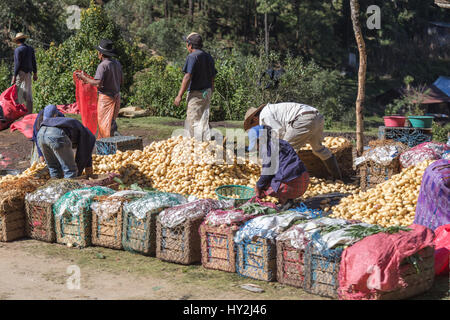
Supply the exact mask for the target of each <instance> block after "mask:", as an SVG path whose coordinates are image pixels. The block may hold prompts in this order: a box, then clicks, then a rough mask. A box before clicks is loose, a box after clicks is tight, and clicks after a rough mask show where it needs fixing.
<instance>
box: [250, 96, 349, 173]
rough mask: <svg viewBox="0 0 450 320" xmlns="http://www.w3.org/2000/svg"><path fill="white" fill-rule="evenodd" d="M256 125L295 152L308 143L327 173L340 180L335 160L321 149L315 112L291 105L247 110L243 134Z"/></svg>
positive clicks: (321, 121) (321, 124) (319, 124)
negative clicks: (272, 133)
mask: <svg viewBox="0 0 450 320" xmlns="http://www.w3.org/2000/svg"><path fill="white" fill-rule="evenodd" d="M257 125H266V126H269V127H271V128H272V129H273V130H276V131H277V132H278V134H279V137H280V139H283V140H286V141H287V142H289V143H290V144H291V146H292V147H293V148H294V150H295V151H297V152H298V151H299V150H300V148H302V147H303V146H304V145H305V144H307V143H309V144H310V145H311V148H312V150H313V153H314V154H315V155H316V156H317V157H319V158H320V159H321V160H322V161H323V163H324V165H325V167H326V168H327V171H328V173H329V174H330V175H331V176H332V177H333V178H334V179H342V175H341V170H340V169H339V166H338V164H337V160H336V158H335V157H334V155H333V154H332V153H331V151H330V150H329V149H328V148H326V147H325V146H323V145H322V141H323V138H324V135H323V129H324V119H323V115H321V114H320V113H319V111H318V110H317V109H316V108H313V107H311V106H308V105H306V104H300V103H295V102H284V103H277V104H270V103H269V104H264V105H262V106H260V107H259V108H250V109H249V110H248V111H247V113H246V114H245V121H244V130H246V131H247V130H249V129H251V128H253V127H254V126H257Z"/></svg>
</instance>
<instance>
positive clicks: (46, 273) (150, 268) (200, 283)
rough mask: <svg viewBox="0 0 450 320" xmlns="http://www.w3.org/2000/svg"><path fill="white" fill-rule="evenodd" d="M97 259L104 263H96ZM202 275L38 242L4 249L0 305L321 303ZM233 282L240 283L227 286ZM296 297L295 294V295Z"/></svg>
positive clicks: (123, 255) (197, 269) (133, 257)
mask: <svg viewBox="0 0 450 320" xmlns="http://www.w3.org/2000/svg"><path fill="white" fill-rule="evenodd" d="M99 253H101V254H102V255H104V257H105V259H96V255H97V254H99ZM119 257H120V258H119ZM142 262H144V263H145V264H142ZM105 264H108V265H109V266H108V267H107V268H106V269H108V268H109V269H110V270H109V271H108V270H105ZM120 264H122V265H120ZM74 265H75V266H78V267H79V270H80V276H81V277H80V287H81V288H80V289H79V290H77V289H74V290H70V289H69V288H68V285H67V282H68V281H69V283H74V282H73V281H70V279H72V278H71V274H72V275H73V273H68V267H69V266H74ZM161 266H163V268H160V267H161ZM142 267H143V268H144V269H141V268H142ZM157 267H158V268H157ZM202 269H203V268H202V267H201V266H179V265H175V264H170V263H167V262H160V261H159V260H157V259H156V258H149V257H143V256H140V255H137V254H131V253H127V252H125V251H117V250H108V249H103V248H86V249H83V250H79V249H74V248H66V247H65V246H62V245H58V244H47V243H43V242H38V241H34V240H23V241H18V242H12V243H0V300H4V299H25V300H28V299H49V300H54V299H57V300H59V299H70V300H72V299H90V300H96V299H100V300H103V299H156V300H158V299H168V300H196V299H224V300H230V299H232V300H233V299H236V300H247V299H305V298H306V299H319V298H320V297H315V296H310V295H304V293H303V292H302V291H301V290H299V289H295V288H289V287H286V288H281V292H279V294H276V293H277V291H279V290H278V289H277V287H276V286H275V287H274V285H276V283H272V284H264V285H267V286H268V288H265V289H266V293H263V294H258V293H252V292H249V291H245V290H243V289H241V288H239V287H238V284H240V283H255V284H258V285H261V283H259V282H258V281H256V282H255V281H249V280H248V279H242V278H239V277H238V276H237V275H235V274H227V273H223V272H218V271H211V270H206V269H203V270H202ZM180 270H181V272H179V271H180ZM72 272H73V271H72ZM143 273H145V274H143ZM205 273H207V274H208V275H205ZM200 274H203V277H201V276H200ZM218 274H225V278H224V279H225V281H222V279H221V277H217V275H218ZM229 276H231V277H235V278H236V279H231V281H228V280H227V279H230V278H229ZM201 278H203V279H201ZM212 278H215V279H212ZM222 278H223V277H222ZM218 279H219V280H220V281H218ZM75 284H76V283H75ZM272 287H273V288H272ZM293 292H297V294H296V295H292V293H293Z"/></svg>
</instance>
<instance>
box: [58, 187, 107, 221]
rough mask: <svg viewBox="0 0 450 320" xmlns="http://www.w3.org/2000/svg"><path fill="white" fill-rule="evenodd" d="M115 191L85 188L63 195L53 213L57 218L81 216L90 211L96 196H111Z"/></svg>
mask: <svg viewBox="0 0 450 320" xmlns="http://www.w3.org/2000/svg"><path fill="white" fill-rule="evenodd" d="M114 192H115V191H114V190H112V189H110V188H106V187H93V188H83V189H77V190H73V191H70V192H68V193H66V194H65V195H63V196H62V197H61V198H60V199H59V200H58V201H57V202H56V203H55V204H54V205H53V213H54V215H55V216H57V217H61V216H63V215H65V214H66V215H71V216H79V215H81V214H84V213H85V211H86V210H87V209H90V206H91V203H92V201H93V199H94V198H95V197H96V196H104V195H111V194H113V193H114Z"/></svg>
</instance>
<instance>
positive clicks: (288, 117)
mask: <svg viewBox="0 0 450 320" xmlns="http://www.w3.org/2000/svg"><path fill="white" fill-rule="evenodd" d="M310 111H317V109H316V108H314V107H311V106H308V105H306V104H300V103H295V102H283V103H276V104H270V103H269V104H267V105H266V106H265V107H264V108H263V109H262V110H261V113H260V114H259V124H260V125H262V126H263V125H266V126H269V127H271V128H272V129H273V130H276V131H277V132H278V134H279V137H280V138H283V137H284V134H285V133H286V128H287V127H288V125H289V122H291V121H292V120H294V119H295V118H296V117H298V116H301V115H302V114H303V113H304V112H310Z"/></svg>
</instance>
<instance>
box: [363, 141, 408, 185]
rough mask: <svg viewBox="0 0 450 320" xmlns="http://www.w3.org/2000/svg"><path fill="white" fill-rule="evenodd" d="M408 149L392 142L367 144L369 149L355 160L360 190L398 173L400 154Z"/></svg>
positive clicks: (399, 169)
mask: <svg viewBox="0 0 450 320" xmlns="http://www.w3.org/2000/svg"><path fill="white" fill-rule="evenodd" d="M408 149H409V148H408V146H406V145H404V144H402V143H400V142H396V141H394V140H375V141H371V142H369V149H368V150H365V151H364V152H363V154H362V156H361V157H359V158H357V159H355V165H356V167H357V168H358V170H359V175H360V185H361V190H362V191H366V190H367V189H369V188H372V187H374V186H376V185H377V184H379V183H382V182H385V181H386V180H389V179H390V178H391V177H392V176H393V175H395V174H398V173H400V171H401V167H400V160H399V158H400V154H402V153H403V152H405V151H407V150H408Z"/></svg>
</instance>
